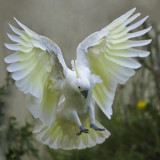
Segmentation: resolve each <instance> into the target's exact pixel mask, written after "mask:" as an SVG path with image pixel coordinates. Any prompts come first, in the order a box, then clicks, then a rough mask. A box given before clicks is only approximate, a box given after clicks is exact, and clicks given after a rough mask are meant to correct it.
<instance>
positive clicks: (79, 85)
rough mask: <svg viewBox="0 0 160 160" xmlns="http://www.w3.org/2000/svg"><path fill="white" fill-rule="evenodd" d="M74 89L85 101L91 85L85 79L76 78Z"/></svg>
mask: <svg viewBox="0 0 160 160" xmlns="http://www.w3.org/2000/svg"><path fill="white" fill-rule="evenodd" d="M75 87H76V88H75V89H76V91H77V92H78V93H80V94H81V95H82V96H83V97H84V98H85V99H86V98H87V97H88V92H89V90H90V87H91V85H90V82H89V80H88V79H87V78H85V77H82V78H77V79H76V83H75Z"/></svg>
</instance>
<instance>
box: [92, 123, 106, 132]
mask: <svg viewBox="0 0 160 160" xmlns="http://www.w3.org/2000/svg"><path fill="white" fill-rule="evenodd" d="M90 128H93V129H95V130H97V131H104V130H105V128H99V127H97V126H96V125H95V124H94V123H92V124H91V125H90Z"/></svg>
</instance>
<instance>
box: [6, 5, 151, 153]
mask: <svg viewBox="0 0 160 160" xmlns="http://www.w3.org/2000/svg"><path fill="white" fill-rule="evenodd" d="M135 10H136V9H135V8H134V9H132V10H130V11H128V12H127V13H125V14H124V15H122V16H121V17H119V18H117V19H116V20H114V21H113V22H112V23H111V24H109V25H108V26H106V27H105V28H103V29H102V30H100V31H97V32H95V33H93V34H91V35H90V36H88V37H87V38H86V39H85V40H83V41H82V42H81V43H80V44H79V45H78V47H77V54H76V60H75V59H74V60H72V62H71V63H72V69H69V68H68V67H67V66H66V63H65V61H64V59H63V56H62V52H61V50H60V48H59V47H58V45H57V44H55V43H54V42H53V41H52V40H50V39H49V38H47V37H44V36H41V35H38V34H37V33H35V32H33V31H32V30H30V29H29V28H28V27H26V26H25V25H23V24H22V23H20V22H19V21H18V20H17V19H15V20H16V22H17V23H18V24H19V26H20V27H21V29H22V30H20V29H17V28H15V27H13V26H12V25H10V27H11V29H12V30H13V32H15V33H16V34H17V35H16V36H14V35H11V34H8V37H9V38H10V39H11V40H12V41H13V42H16V43H14V44H5V46H6V47H7V48H8V49H10V50H13V51H15V53H14V54H12V55H9V56H8V57H6V58H5V59H4V60H5V62H6V63H9V64H10V65H9V66H8V67H7V70H8V71H9V72H12V73H13V74H12V78H13V79H14V80H15V81H16V86H17V87H18V88H19V90H20V91H22V92H23V93H24V94H26V106H27V108H28V109H29V110H30V112H31V113H32V115H33V116H34V117H35V118H38V119H39V120H40V121H41V124H40V125H39V126H37V127H36V129H35V130H34V133H36V134H37V139H39V140H40V141H41V142H42V143H44V144H47V145H49V146H50V147H51V148H55V149H58V148H62V149H66V150H69V149H83V148H86V147H92V146H95V145H96V144H99V143H102V142H104V141H105V139H106V138H108V137H109V136H110V132H109V131H108V130H107V129H105V128H104V127H103V126H102V125H101V124H100V123H99V122H98V121H97V120H95V111H94V105H95V103H97V104H98V106H99V107H100V109H101V110H102V111H103V113H104V114H105V115H106V116H107V117H108V118H109V119H110V118H111V115H112V103H113V99H114V95H115V91H116V87H117V85H118V84H125V83H126V82H127V80H128V79H129V78H130V77H131V76H133V75H134V73H135V71H134V69H137V68H139V67H140V66H141V65H140V64H139V63H138V62H137V61H136V60H135V59H133V57H146V56H148V55H149V54H150V53H149V52H148V51H142V50H139V49H135V47H142V46H145V45H148V44H149V43H150V42H151V40H150V39H149V40H134V39H133V38H135V37H139V36H142V35H144V34H146V33H147V32H149V31H150V30H151V27H149V28H146V29H143V30H140V31H134V30H135V29H136V28H138V27H139V26H141V25H142V24H143V23H144V22H145V20H146V19H147V18H148V16H147V17H145V18H143V19H141V20H139V21H137V22H135V19H136V18H137V17H138V16H140V13H137V14H134V15H133V12H134V11H135ZM89 127H90V128H91V129H90V130H88V129H87V128H89Z"/></svg>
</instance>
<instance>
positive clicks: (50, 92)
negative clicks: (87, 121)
mask: <svg viewBox="0 0 160 160" xmlns="http://www.w3.org/2000/svg"><path fill="white" fill-rule="evenodd" d="M15 20H16V19H15ZM16 22H17V23H18V24H19V26H20V27H21V28H22V29H23V30H19V29H17V28H15V27H13V26H12V25H10V27H11V29H12V30H13V31H14V32H15V33H16V34H17V36H14V35H11V34H8V37H9V38H10V39H11V40H12V41H13V42H16V44H5V46H6V47H7V48H8V49H10V50H14V51H15V53H14V54H12V55H9V56H8V57H6V58H5V59H4V60H5V62H6V63H9V64H10V65H9V66H8V67H7V70H8V71H9V72H13V74H12V78H13V79H14V80H15V81H16V86H17V87H18V88H19V90H20V91H22V92H23V93H25V94H27V98H26V105H27V107H28V109H29V110H30V112H31V113H32V114H33V116H34V117H35V118H39V119H40V120H41V121H42V122H43V123H44V124H46V125H47V126H50V125H51V124H52V122H53V121H54V119H55V116H56V108H57V106H58V103H60V100H61V99H62V93H61V90H60V87H61V82H62V81H63V78H64V72H65V70H66V69H67V67H66V64H65V62H64V59H63V56H62V53H61V50H60V48H59V47H58V46H57V45H56V44H55V43H54V42H53V41H51V40H50V39H48V38H46V37H43V36H40V35H38V34H36V33H35V32H33V31H31V30H30V29H29V28H27V27H26V26H24V25H23V24H22V23H20V22H19V21H18V20H16Z"/></svg>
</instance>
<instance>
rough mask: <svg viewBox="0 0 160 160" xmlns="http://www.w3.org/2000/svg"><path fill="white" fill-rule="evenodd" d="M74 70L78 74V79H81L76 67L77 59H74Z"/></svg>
mask: <svg viewBox="0 0 160 160" xmlns="http://www.w3.org/2000/svg"><path fill="white" fill-rule="evenodd" d="M74 68H75V71H76V74H77V78H80V76H79V74H78V69H77V66H76V60H75V57H74Z"/></svg>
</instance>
